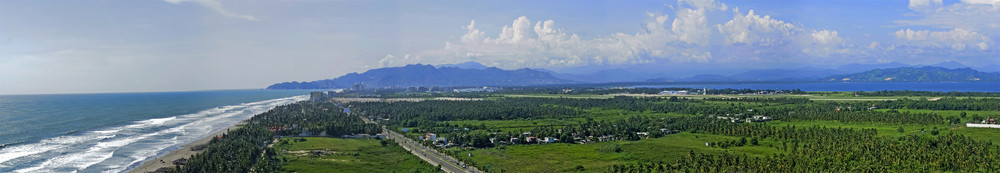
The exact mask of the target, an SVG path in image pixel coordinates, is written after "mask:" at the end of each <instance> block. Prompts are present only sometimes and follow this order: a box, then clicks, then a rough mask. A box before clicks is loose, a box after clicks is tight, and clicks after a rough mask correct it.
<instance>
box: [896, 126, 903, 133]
mask: <svg viewBox="0 0 1000 173" xmlns="http://www.w3.org/2000/svg"><path fill="white" fill-rule="evenodd" d="M896 131H899V133H903V132H904V130H903V126H899V128H898V129H896Z"/></svg>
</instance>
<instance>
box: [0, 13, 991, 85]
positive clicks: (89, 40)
mask: <svg viewBox="0 0 1000 173" xmlns="http://www.w3.org/2000/svg"><path fill="white" fill-rule="evenodd" d="M998 42H1000V0H961V1H942V0H910V1H870V0H842V1H827V0H789V1H785V0H741V1H725V0H722V1H711V0H706V1H697V0H677V1H646V0H639V1H592V0H584V1H558V0H557V1H520V0H515V1H490V0H487V1H434V0H425V1H360V0H347V1H336V0H329V1H327V0H322V1H314V0H295V1H259V0H238V1H237V0H135V1H126V0H80V1H70V0H38V1H28V0H4V1H0V94H46V93H106V92H151V91H187V90H214V89H252V88H264V87H267V86H268V85H270V84H273V83H278V82H286V81H313V80H320V79H329V78H335V77H338V76H341V75H344V74H347V73H353V72H364V71H366V70H369V69H374V68H382V67H395V66H403V65H406V64H416V63H423V64H451V63H462V62H467V61H476V62H479V63H482V64H485V65H488V66H496V67H500V68H503V69H519V68H545V69H551V70H555V71H557V72H566V73H585V72H587V71H593V70H597V69H611V68H632V67H643V69H647V70H649V69H652V70H654V71H655V70H659V71H658V72H665V73H669V72H671V71H672V70H700V71H706V73H710V72H711V71H713V70H721V69H788V68H803V67H810V68H832V67H834V66H839V65H846V64H878V63H890V62H900V63H906V64H934V63H940V62H946V61H955V62H959V63H963V64H966V65H968V66H973V67H978V66H988V65H995V64H1000V51H998V49H1000V43H998Z"/></svg>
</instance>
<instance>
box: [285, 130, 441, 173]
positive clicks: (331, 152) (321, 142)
mask: <svg viewBox="0 0 1000 173" xmlns="http://www.w3.org/2000/svg"><path fill="white" fill-rule="evenodd" d="M295 139H305V141H296V140H295ZM387 142H388V143H387V144H388V145H386V146H382V143H381V142H380V141H379V140H374V139H341V138H326V137H305V138H284V139H281V142H279V143H278V144H277V145H275V146H274V148H275V149H276V150H278V151H279V152H280V153H281V155H282V156H283V157H285V158H286V159H287V161H288V162H287V163H286V164H285V165H284V167H283V168H282V169H283V171H285V172H441V171H440V170H439V169H437V167H434V166H431V165H430V164H428V163H426V162H424V161H423V160H420V158H417V157H416V156H413V155H411V154H410V153H409V152H407V151H406V150H405V149H403V148H402V147H400V146H398V145H396V144H395V143H394V142H392V141H387Z"/></svg>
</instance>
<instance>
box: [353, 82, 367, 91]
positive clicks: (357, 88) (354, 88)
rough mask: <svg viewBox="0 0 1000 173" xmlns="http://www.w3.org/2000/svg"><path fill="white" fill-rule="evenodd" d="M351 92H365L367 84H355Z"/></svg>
mask: <svg viewBox="0 0 1000 173" xmlns="http://www.w3.org/2000/svg"><path fill="white" fill-rule="evenodd" d="M351 90H357V91H360V90H365V84H364V83H356V84H354V86H351Z"/></svg>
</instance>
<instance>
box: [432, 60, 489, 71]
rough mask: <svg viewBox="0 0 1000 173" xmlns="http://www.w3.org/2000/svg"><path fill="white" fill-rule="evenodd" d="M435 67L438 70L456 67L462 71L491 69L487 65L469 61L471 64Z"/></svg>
mask: <svg viewBox="0 0 1000 173" xmlns="http://www.w3.org/2000/svg"><path fill="white" fill-rule="evenodd" d="M434 67H437V68H441V67H455V68H460V69H479V70H482V69H487V68H490V67H489V66H485V65H483V64H480V63H478V62H475V61H469V62H464V63H459V64H440V65H435V66H434Z"/></svg>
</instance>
